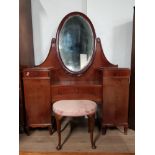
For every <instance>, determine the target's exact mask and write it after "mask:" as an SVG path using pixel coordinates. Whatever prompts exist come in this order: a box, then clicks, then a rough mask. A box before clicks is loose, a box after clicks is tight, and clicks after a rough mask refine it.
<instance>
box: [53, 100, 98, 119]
mask: <svg viewBox="0 0 155 155" xmlns="http://www.w3.org/2000/svg"><path fill="white" fill-rule="evenodd" d="M53 111H54V112H55V113H56V114H58V115H61V116H85V115H89V114H93V113H95V112H96V103H95V102H93V101H90V100H60V101H57V102H55V103H54V104H53Z"/></svg>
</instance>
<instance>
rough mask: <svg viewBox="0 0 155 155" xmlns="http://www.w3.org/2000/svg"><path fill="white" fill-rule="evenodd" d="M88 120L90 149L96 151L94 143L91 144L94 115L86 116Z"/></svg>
mask: <svg viewBox="0 0 155 155" xmlns="http://www.w3.org/2000/svg"><path fill="white" fill-rule="evenodd" d="M88 120H89V123H88V124H89V129H90V140H91V145H92V149H96V146H95V143H94V142H93V131H94V124H95V114H91V115H88Z"/></svg>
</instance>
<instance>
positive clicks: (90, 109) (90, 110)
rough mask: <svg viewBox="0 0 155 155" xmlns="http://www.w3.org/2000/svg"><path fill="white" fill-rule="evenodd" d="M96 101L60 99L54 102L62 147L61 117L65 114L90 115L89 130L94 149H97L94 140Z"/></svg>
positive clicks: (58, 148) (59, 140) (59, 145)
mask: <svg viewBox="0 0 155 155" xmlns="http://www.w3.org/2000/svg"><path fill="white" fill-rule="evenodd" d="M96 107H97V106H96V103H95V102H93V101H90V100H60V101H56V102H55V103H54V104H53V112H54V115H55V118H56V124H57V133H58V146H57V147H56V148H57V150H60V149H61V119H62V117H63V116H70V117H78V116H86V115H87V116H88V131H89V132H90V140H91V145H92V149H95V148H96V146H95V143H94V142H93V130H94V122H95V112H96Z"/></svg>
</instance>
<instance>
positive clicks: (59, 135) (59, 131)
mask: <svg viewBox="0 0 155 155" xmlns="http://www.w3.org/2000/svg"><path fill="white" fill-rule="evenodd" d="M61 118H62V116H60V115H57V114H55V119H56V124H57V133H58V145H57V147H56V149H57V150H60V149H61Z"/></svg>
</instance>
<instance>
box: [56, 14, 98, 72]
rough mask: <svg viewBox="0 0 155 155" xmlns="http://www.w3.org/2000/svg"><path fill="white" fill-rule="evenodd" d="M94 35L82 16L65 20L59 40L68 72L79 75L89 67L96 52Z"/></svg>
mask: <svg viewBox="0 0 155 155" xmlns="http://www.w3.org/2000/svg"><path fill="white" fill-rule="evenodd" d="M94 37H95V36H94V33H93V30H92V27H91V25H90V23H89V22H88V21H87V20H86V19H85V18H84V17H83V16H81V15H72V16H69V17H68V18H67V19H65V21H64V23H63V25H62V27H61V29H60V32H59V40H58V48H59V49H58V50H59V55H60V57H61V60H62V62H63V64H64V66H65V68H67V70H69V71H71V72H74V73H78V72H81V71H82V70H84V69H85V68H87V66H89V64H90V62H91V59H92V56H93V52H94Z"/></svg>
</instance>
